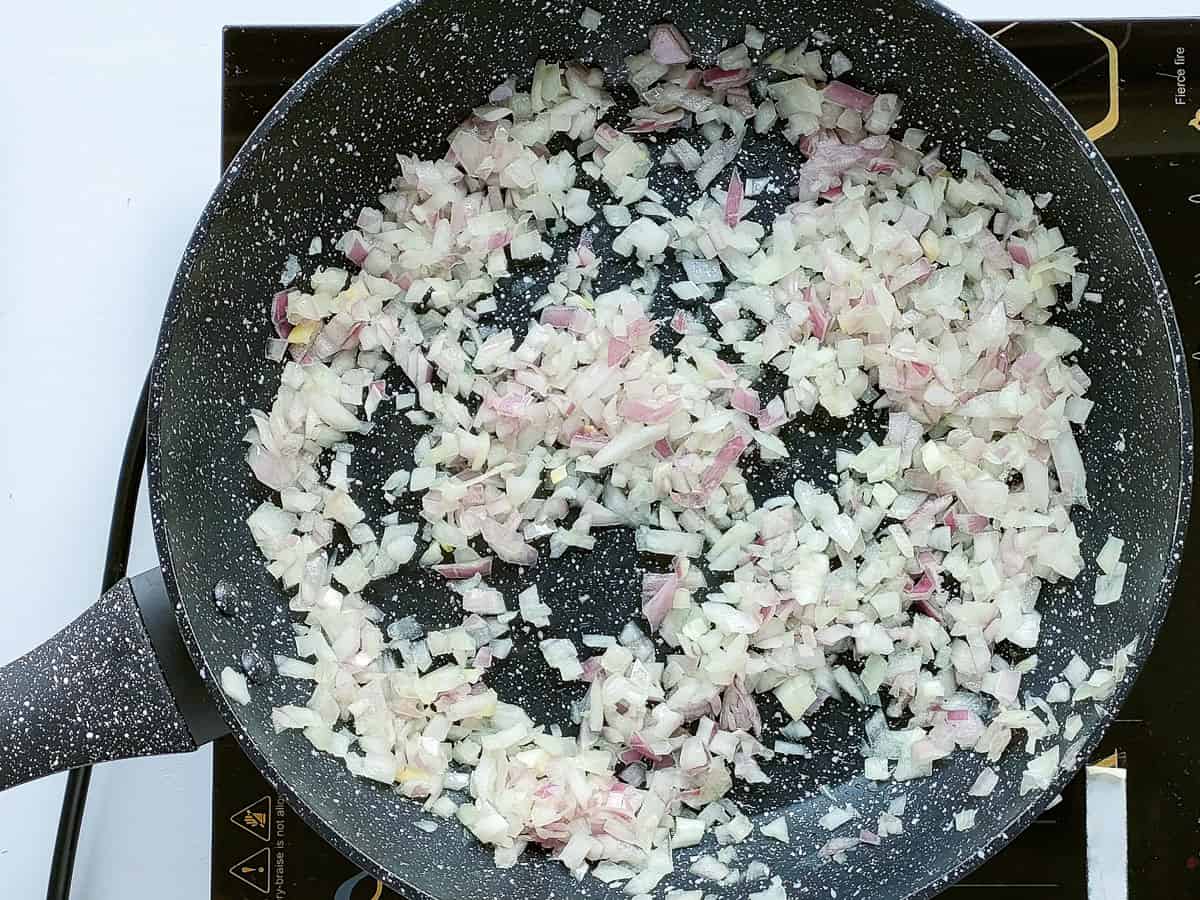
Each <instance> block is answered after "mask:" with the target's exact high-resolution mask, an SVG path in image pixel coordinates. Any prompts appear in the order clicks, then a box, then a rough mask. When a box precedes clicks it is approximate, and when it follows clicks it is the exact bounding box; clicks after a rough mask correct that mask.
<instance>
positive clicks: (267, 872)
mask: <svg viewBox="0 0 1200 900" xmlns="http://www.w3.org/2000/svg"><path fill="white" fill-rule="evenodd" d="M229 874H230V875H232V876H233V877H234V878H236V879H237V880H238V881H241V882H243V883H244V884H248V885H250V887H252V888H254V889H255V890H256V891H260V892H261V893H264V894H269V893H271V850H270V848H268V847H263V848H262V849H261V850H258V851H256V852H254V853H251V854H250V855H249V856H247V857H246V858H245V859H243V860H242V861H241V862H239V863H235V864H234V865H233V866H230V868H229Z"/></svg>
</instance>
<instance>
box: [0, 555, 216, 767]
mask: <svg viewBox="0 0 1200 900" xmlns="http://www.w3.org/2000/svg"><path fill="white" fill-rule="evenodd" d="M226 730H227V729H226V726H225V723H224V722H223V721H222V720H221V717H220V716H219V715H218V713H217V711H216V707H214V706H213V705H212V703H211V702H210V700H209V697H208V691H207V689H206V688H205V686H204V682H203V680H202V679H201V677H200V674H199V673H198V672H197V671H196V669H195V668H194V667H193V665H192V662H191V659H190V657H189V656H188V654H187V648H185V647H184V645H183V640H182V638H181V637H180V636H179V630H178V627H177V625H176V623H175V616H174V614H173V613H172V610H171V603H170V600H169V599H168V597H167V590H166V586H165V584H164V583H163V578H162V573H161V572H160V571H159V570H158V569H154V570H152V571H150V572H145V573H143V574H141V575H137V576H134V577H133V578H125V579H122V580H121V581H119V582H117V584H115V585H114V586H113V587H112V588H111V589H110V590H109V591H107V592H106V593H105V594H104V596H102V597H101V598H100V599H99V600H98V601H97V602H96V603H95V605H93V606H92V607H90V608H89V609H88V610H86V611H85V612H84V613H83V614H82V615H81V616H80V617H79V618H78V619H76V620H75V621H74V622H72V623H71V624H70V625H68V626H67V627H66V628H64V629H63V630H62V631H60V632H59V633H58V634H56V635H55V636H54V637H52V638H51V639H50V640H48V641H47V642H46V643H44V644H42V645H41V646H40V647H38V648H37V649H35V650H32V651H30V652H29V653H27V654H26V655H25V656H22V657H21V658H20V659H18V660H15V661H14V662H11V663H9V664H8V665H7V666H4V667H3V668H2V669H0V790H4V789H6V788H10V787H13V786H15V785H18V784H23V783H24V782H26V781H32V780H34V779H35V778H41V777H42V776H44V775H51V774H53V773H55V772H63V771H66V770H67V769H74V768H76V767H77V766H85V765H90V764H92V763H98V762H106V761H108V760H113V759H127V758H129V757H133V756H154V755H157V754H161V753H185V752H187V751H189V750H195V749H196V748H197V747H198V746H200V745H201V744H204V743H207V742H208V741H211V740H214V739H215V738H217V737H219V736H220V735H221V734H224V733H225V731H226Z"/></svg>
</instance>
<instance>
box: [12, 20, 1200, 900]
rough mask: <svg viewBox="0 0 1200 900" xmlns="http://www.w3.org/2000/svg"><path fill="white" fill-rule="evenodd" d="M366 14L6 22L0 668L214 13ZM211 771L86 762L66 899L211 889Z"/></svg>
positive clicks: (112, 440)
mask: <svg viewBox="0 0 1200 900" xmlns="http://www.w3.org/2000/svg"><path fill="white" fill-rule="evenodd" d="M595 5H596V6H598V7H600V8H602V6H603V4H602V3H597V4H595ZM950 5H951V6H953V7H955V8H956V9H958V10H960V11H961V12H963V13H965V14H967V15H970V16H979V17H984V16H986V17H989V18H1007V17H1014V18H1069V17H1073V16H1075V17H1079V16H1091V17H1103V16H1114V17H1115V16H1120V15H1122V13H1124V15H1129V14H1133V15H1136V16H1139V17H1146V16H1172V15H1174V16H1184V15H1187V14H1188V12H1192V13H1195V11H1196V7H1195V0H1147V2H1143V3H1141V4H1138V5H1137V6H1133V5H1130V4H1120V3H1116V2H1111V0H1109V2H1105V0H1040V2H1039V0H1008V2H1007V3H1004V4H1002V5H1000V4H992V3H985V2H983V0H955V2H952V3H951V4H950ZM382 8H383V4H382V3H379V2H365V0H341V2H340V3H338V4H336V5H335V4H331V3H328V2H324V3H322V2H317V0H253V2H250V3H247V2H245V0H241V2H234V0H206V2H203V3H174V2H169V3H162V2H150V0H125V2H122V3H103V2H102V3H94V2H82V0H75V2H72V0H48V2H42V3H34V4H18V5H16V6H14V7H13V8H11V9H10V10H9V12H8V13H7V15H6V23H5V25H6V27H5V28H4V29H3V32H2V33H0V59H3V60H4V68H5V70H6V71H5V72H4V76H3V77H2V78H0V122H3V125H4V136H3V138H2V139H0V209H2V212H0V248H3V252H4V259H5V262H6V263H7V264H8V266H9V269H8V270H7V271H6V272H5V274H4V277H3V279H2V280H3V283H4V284H5V285H7V287H6V289H5V290H4V292H3V293H4V296H3V298H2V299H0V397H2V398H3V403H4V408H5V409H7V410H8V413H7V414H6V421H5V424H4V427H3V429H0V432H2V433H0V485H2V490H0V547H3V548H4V557H5V571H6V581H7V584H8V587H7V589H6V590H5V591H4V595H5V596H4V603H5V604H6V607H7V609H6V618H5V627H4V628H3V629H0V661H7V660H9V659H12V658H14V657H16V656H18V655H19V654H21V653H24V652H25V651H27V650H28V649H30V648H31V647H33V646H34V645H35V644H36V643H38V642H39V641H40V640H42V639H44V638H45V637H47V636H48V635H50V634H52V633H53V632H54V631H56V630H58V629H59V628H61V627H62V626H63V625H64V624H66V623H67V622H68V621H70V620H71V619H73V618H74V617H75V616H76V615H78V614H79V612H80V611H81V610H83V609H84V607H85V606H87V605H88V604H89V603H91V602H92V600H93V599H94V598H95V595H96V588H97V579H98V576H99V572H100V568H101V564H102V560H103V554H104V545H105V537H106V534H107V528H108V519H109V510H110V504H111V502H112V493H113V486H114V477H115V475H116V471H117V466H118V463H119V460H120V456H121V449H122V445H123V443H124V438H125V431H126V427H127V425H128V421H129V416H130V412H131V410H132V406H133V403H134V400H135V398H136V397H137V394H138V389H139V387H140V385H141V382H142V379H143V376H144V374H145V372H146V369H147V366H148V364H149V362H150V357H151V353H152V349H153V346H154V339H155V335H156V334H157V331H158V325H159V317H160V315H161V313H162V309H163V305H164V303H165V300H166V297H167V294H168V290H169V287H170V284H171V280H172V278H173V276H174V274H175V268H176V265H177V262H178V258H179V254H180V253H181V251H182V249H183V247H184V245H185V243H186V242H187V239H188V236H189V235H190V233H191V230H192V227H193V225H194V223H195V221H196V218H197V216H198V215H199V213H200V210H201V208H202V207H203V205H204V203H205V201H206V200H207V198H208V195H209V192H210V191H211V190H212V188H213V186H214V184H215V183H216V181H217V177H218V168H219V124H220V120H219V116H220V69H221V59H220V47H221V27H222V25H225V24H249V23H263V24H266V23H271V24H275V23H290V24H301V23H346V22H360V21H364V20H366V19H368V18H370V17H371V16H373V15H374V14H376V13H377V12H379V11H380V10H381V9H382ZM147 522H148V515H147V512H146V508H145V503H144V502H143V504H142V508H141V510H140V517H139V530H138V533H137V534H136V536H135V542H134V550H133V558H132V562H131V567H132V570H133V571H140V570H142V569H145V568H149V567H151V566H154V565H156V558H155V553H154V547H153V541H152V538H151V536H150V533H149V528H148V526H147ZM209 778H210V754H209V753H208V752H207V751H201V752H199V753H194V754H191V755H189V756H182V757H170V758H160V759H143V760H131V761H127V762H121V763H114V764H110V765H106V766H102V767H100V768H98V769H97V770H96V773H95V777H94V779H93V782H92V791H91V797H90V800H89V802H88V807H87V816H86V819H85V822H84V829H83V838H82V842H81V845H80V851H79V858H78V864H77V868H76V875H75V890H74V897H76V898H78V900H118V898H120V900H140V898H150V897H169V898H174V900H208V897H209V871H208V867H209V841H210V833H209V828H210V810H209V804H210V786H209ZM63 781H64V776H57V777H54V778H48V779H45V780H43V781H41V782H37V783H34V784H29V785H25V786H23V787H20V788H17V789H14V790H12V791H9V792H8V793H6V794H3V795H2V796H0V884H3V888H2V889H0V893H2V894H3V895H4V896H5V897H14V898H35V897H40V896H42V895H43V894H44V891H45V881H46V871H47V866H48V860H49V854H50V849H51V847H52V845H53V841H54V831H55V828H56V825H57V819H58V810H59V804H60V801H61V797H62V786H63ZM297 900H301V898H297Z"/></svg>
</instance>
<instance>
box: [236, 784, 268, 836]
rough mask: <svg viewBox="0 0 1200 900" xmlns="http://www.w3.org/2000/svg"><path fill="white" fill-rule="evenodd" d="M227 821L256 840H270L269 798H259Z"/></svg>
mask: <svg viewBox="0 0 1200 900" xmlns="http://www.w3.org/2000/svg"><path fill="white" fill-rule="evenodd" d="M229 821H230V822H232V823H233V824H234V825H236V826H237V827H238V828H241V829H242V830H243V831H248V832H250V833H251V834H252V835H254V836H255V837H256V838H260V839H262V840H264V841H268V842H269V841H270V840H271V797H270V795H268V796H266V797H260V798H259V799H258V800H255V801H254V802H253V803H251V804H250V805H249V806H247V807H246V808H244V809H239V810H238V811H237V812H235V813H234V814H233V815H232V816H230V817H229Z"/></svg>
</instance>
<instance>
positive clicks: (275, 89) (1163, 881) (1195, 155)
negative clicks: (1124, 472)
mask: <svg viewBox="0 0 1200 900" xmlns="http://www.w3.org/2000/svg"><path fill="white" fill-rule="evenodd" d="M982 24H983V27H985V28H986V30H988V31H989V32H990V33H992V34H994V35H996V36H997V39H998V40H999V41H1001V42H1002V43H1004V44H1005V45H1006V46H1008V47H1009V48H1010V49H1011V50H1013V51H1014V52H1015V53H1016V54H1017V56H1019V57H1020V58H1021V59H1022V60H1024V61H1025V63H1026V64H1027V65H1029V66H1030V67H1031V68H1032V69H1033V70H1034V71H1035V72H1036V73H1037V74H1038V75H1039V77H1041V78H1042V80H1043V81H1044V82H1045V83H1046V84H1047V85H1049V86H1050V87H1051V89H1052V90H1054V91H1055V93H1057V94H1058V96H1059V97H1060V98H1062V100H1063V101H1064V102H1065V103H1066V105H1067V107H1068V108H1069V109H1070V110H1071V112H1072V113H1073V114H1074V115H1075V116H1076V118H1077V119H1078V120H1079V122H1080V123H1081V124H1082V125H1083V126H1084V127H1085V128H1086V129H1088V133H1089V135H1090V136H1091V137H1092V138H1093V140H1095V141H1096V143H1097V146H1098V147H1099V148H1100V150H1101V151H1102V152H1103V153H1104V155H1105V157H1106V158H1107V159H1108V161H1109V162H1110V163H1111V164H1112V167H1113V169H1114V170H1115V171H1116V174H1117V176H1118V177H1119V178H1120V180H1121V183H1122V184H1123V185H1124V187H1125V190H1126V191H1127V193H1128V194H1129V197H1130V199H1131V200H1132V201H1133V205H1134V206H1135V207H1136V209H1137V211H1138V213H1139V214H1140V215H1141V218H1142V221H1143V222H1144V223H1145V225H1146V228H1147V230H1148V232H1149V234H1150V238H1151V240H1152V242H1153V244H1154V247H1155V250H1156V251H1157V253H1158V256H1159V260H1160V261H1161V263H1162V266H1163V269H1164V271H1165V273H1166V276H1167V281H1168V284H1169V286H1170V289H1171V294H1172V297H1173V298H1174V303H1175V310H1176V313H1177V315H1178V317H1179V321H1180V325H1181V327H1182V329H1183V336H1184V342H1185V346H1186V347H1187V350H1188V353H1189V354H1190V355H1191V356H1192V361H1191V363H1190V365H1191V366H1192V373H1193V377H1195V375H1196V373H1197V371H1198V368H1200V363H1198V362H1197V360H1198V359H1200V20H1173V21H1172V20H1159V21H1127V22H1126V21H1103V22H1096V21H1093V22H1084V23H1072V22H1037V23H1029V22H1027V23H1018V24H1012V23H1005V22H996V23H982ZM351 30H352V29H351V28H349V27H230V28H227V29H226V30H225V34H224V68H223V92H222V129H221V139H222V145H221V146H222V157H223V165H225V164H228V162H229V160H230V159H231V158H232V157H233V154H234V153H235V152H236V151H237V149H238V148H239V147H240V146H241V145H242V142H243V141H244V140H245V139H246V138H247V137H248V136H249V134H250V132H251V130H252V129H253V128H254V126H255V125H257V124H258V122H259V121H260V120H261V119H262V117H263V116H264V115H265V114H266V113H267V111H268V110H270V108H271V107H272V106H273V105H274V103H275V102H276V101H277V100H278V99H279V97H280V96H281V95H282V94H283V92H284V91H285V90H286V89H287V88H288V87H289V86H290V85H291V84H292V83H293V82H294V81H295V80H296V79H297V78H299V77H300V76H301V75H302V74H303V73H304V72H305V71H306V70H307V69H308V68H309V67H310V66H311V65H312V64H313V63H315V62H316V61H317V60H318V59H319V58H320V57H321V56H322V55H323V54H324V53H325V52H326V51H327V50H329V49H330V48H331V47H333V46H334V45H335V44H336V43H337V42H338V41H340V40H341V39H342V38H343V37H345V36H346V35H347V34H349V33H350V31H351ZM1197 396H1200V392H1195V393H1193V402H1195V400H1196V397H1197ZM1192 508H1193V510H1195V509H1197V508H1200V504H1193V507H1192ZM1193 578H1195V579H1196V580H1193ZM1197 581H1200V541H1196V540H1193V541H1192V542H1191V545H1190V548H1189V552H1188V554H1187V556H1186V558H1185V560H1184V563H1183V568H1182V571H1181V573H1180V578H1179V588H1178V590H1177V595H1176V599H1175V602H1174V603H1173V605H1172V607H1171V611H1170V614H1169V615H1168V617H1167V621H1166V625H1165V626H1164V628H1163V631H1162V634H1161V636H1160V637H1159V639H1158V644H1157V647H1156V649H1155V651H1154V653H1153V655H1152V656H1151V658H1150V661H1149V663H1148V664H1147V666H1146V668H1145V670H1144V672H1143V674H1142V675H1141V677H1140V679H1139V680H1138V682H1137V685H1136V687H1135V688H1134V690H1133V693H1132V695H1131V696H1130V698H1129V701H1128V703H1127V704H1126V705H1125V708H1124V709H1123V710H1122V712H1121V717H1120V718H1118V719H1117V721H1116V723H1115V724H1114V725H1113V727H1112V728H1111V729H1110V730H1109V733H1108V735H1107V737H1106V739H1105V741H1104V744H1103V746H1102V748H1101V754H1100V755H1102V756H1107V755H1109V754H1112V753H1114V752H1118V753H1119V755H1120V760H1121V762H1122V764H1123V765H1124V766H1125V767H1126V768H1127V770H1128V817H1129V825H1128V828H1129V868H1130V872H1129V893H1130V896H1131V897H1133V898H1135V900H1177V898H1188V897H1200V765H1198V758H1200V749H1198V743H1200V742H1198V741H1197V739H1200V677H1198V676H1197V674H1196V667H1195V665H1194V662H1195V660H1196V654H1195V649H1194V647H1195V641H1196V635H1197V634H1198V633H1200V612H1198V610H1197V607H1196V606H1195V605H1194V603H1193V599H1192V597H1193V595H1192V594H1191V587H1192V586H1194V585H1195V584H1196V583H1197ZM213 783H214V792H213V829H214V833H213V870H212V871H213V876H212V894H213V897H214V900H256V898H262V897H267V896H271V897H274V898H276V900H285V898H292V900H396V895H395V894H393V893H392V892H391V891H389V890H387V889H386V888H383V887H382V886H381V885H380V884H379V883H378V882H376V881H375V879H374V878H371V877H368V876H366V875H364V874H363V873H362V872H360V871H359V870H358V869H357V868H356V867H355V866H354V865H353V864H352V863H350V862H348V861H346V860H345V859H344V858H342V857H341V856H340V855H338V853H337V852H336V851H334V850H333V849H331V848H330V847H329V846H328V845H327V844H325V843H324V842H323V841H322V840H321V839H320V838H319V837H317V836H316V835H315V834H314V833H313V832H311V831H310V830H309V829H308V828H307V827H306V826H305V825H304V824H303V822H301V821H300V820H299V818H298V817H297V816H295V815H294V814H293V813H292V812H291V810H289V809H288V808H287V807H286V806H285V805H284V804H283V803H281V802H280V800H279V798H278V797H277V796H276V795H275V794H274V793H273V792H272V791H271V789H270V787H269V786H268V785H267V784H266V782H264V781H263V780H262V778H261V777H259V775H258V773H257V771H256V770H255V769H254V767H253V766H252V765H251V764H250V763H249V761H247V759H246V757H245V756H243V755H242V753H241V751H240V750H239V749H238V747H237V744H236V743H235V742H234V741H233V740H232V739H231V738H225V739H224V740H222V741H220V742H219V743H218V744H217V747H216V752H215V754H214V773H213ZM1085 841H1086V835H1085V827H1084V790H1083V780H1082V777H1080V778H1077V779H1076V780H1075V781H1074V782H1073V783H1072V784H1071V785H1070V786H1069V787H1068V789H1067V790H1066V791H1065V792H1064V794H1063V797H1062V802H1061V803H1059V804H1058V805H1057V806H1055V807H1053V808H1052V809H1050V810H1049V811H1047V813H1046V814H1045V815H1044V816H1043V817H1042V818H1041V819H1039V820H1038V821H1037V822H1035V823H1034V824H1033V825H1032V826H1031V827H1030V828H1029V829H1028V830H1026V831H1025V832H1024V833H1023V834H1022V835H1020V836H1019V837H1018V838H1017V839H1016V840H1015V841H1014V842H1013V843H1012V844H1011V845H1010V846H1009V847H1007V848H1006V849H1005V850H1004V851H1002V852H1001V853H1000V854H998V855H997V856H996V857H995V858H994V859H993V860H991V861H989V862H988V863H986V864H985V865H984V866H982V867H981V868H980V869H978V870H977V871H976V872H974V873H973V874H971V875H970V876H969V877H968V878H967V879H966V880H964V881H963V882H961V883H960V884H958V885H956V886H954V887H952V888H950V889H948V890H947V891H946V893H945V894H944V895H943V896H945V897H947V898H956V900H964V898H980V900H984V898H986V900H1050V898H1059V900H1065V898H1084V897H1087V896H1088V891H1087V884H1086V854H1085V846H1086V845H1085Z"/></svg>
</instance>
